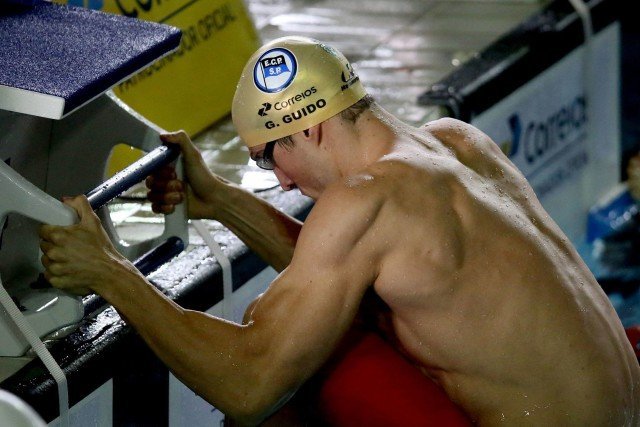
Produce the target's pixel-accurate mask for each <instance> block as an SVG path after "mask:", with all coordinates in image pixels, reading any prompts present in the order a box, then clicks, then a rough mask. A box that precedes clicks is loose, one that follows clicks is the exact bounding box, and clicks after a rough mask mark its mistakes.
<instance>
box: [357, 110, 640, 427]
mask: <svg viewBox="0 0 640 427" xmlns="http://www.w3.org/2000/svg"><path fill="white" fill-rule="evenodd" d="M403 133H404V137H401V138H400V140H399V141H398V142H397V143H396V144H395V148H394V149H393V150H392V152H391V153H390V154H388V155H386V156H384V157H383V158H382V159H380V161H379V162H378V163H377V164H375V165H373V166H372V167H371V168H370V170H369V171H368V172H370V173H371V176H372V177H373V181H376V182H377V183H378V184H377V186H378V188H377V189H375V193H376V194H378V195H379V197H381V198H382V199H383V208H382V209H381V210H380V212H379V213H378V216H377V219H376V226H375V227H376V238H377V239H378V241H381V242H385V245H387V247H388V248H389V250H387V251H386V255H385V257H384V258H383V259H382V261H381V263H380V265H381V267H380V272H379V274H378V276H377V280H376V282H375V284H374V289H375V291H376V292H377V294H378V295H379V296H380V297H381V298H382V299H383V300H384V301H385V302H386V303H387V304H388V305H389V307H390V309H391V313H392V314H391V316H392V319H391V320H392V323H393V326H394V331H395V333H396V336H397V339H398V341H399V342H400V344H401V345H402V346H403V347H404V350H406V351H407V352H408V353H409V355H410V356H411V357H412V358H413V359H414V361H415V363H416V364H418V365H420V366H421V367H422V368H423V370H424V372H425V373H426V374H427V375H429V376H430V377H432V378H434V379H435V380H436V381H437V382H439V383H440V384H441V385H442V386H443V387H444V389H445V390H446V392H447V393H448V395H449V396H450V397H451V398H452V399H453V400H454V401H456V402H457V403H459V404H460V405H461V406H462V407H463V408H464V409H465V411H467V413H468V414H469V415H470V416H471V417H472V418H473V419H474V420H475V421H477V422H478V423H480V424H483V425H491V424H497V423H499V422H507V423H509V424H525V423H526V424H529V423H531V424H537V425H559V424H562V425H637V424H638V423H640V418H639V417H640V393H639V392H638V389H639V388H640V369H639V367H638V363H637V361H636V360H635V358H634V355H633V353H632V351H631V348H630V346H629V343H628V342H627V340H626V337H625V336H624V331H623V329H622V327H621V325H620V322H619V320H618V318H617V316H616V313H615V312H614V310H613V308H612V307H611V305H610V303H609V301H608V299H607V297H606V295H605V294H604V292H603V291H602V290H601V288H600V287H599V285H598V283H597V282H596V281H595V279H594V278H593V276H592V275H591V273H590V272H589V270H588V269H587V267H586V266H585V265H584V264H583V262H582V261H581V259H580V258H579V256H578V255H577V253H576V251H575V250H574V249H573V247H572V246H571V244H570V243H569V242H568V240H567V238H566V237H565V236H564V234H563V233H562V232H561V231H560V229H559V228H558V227H557V225H556V224H555V223H554V222H553V221H552V220H551V219H550V218H549V216H548V215H547V214H546V212H545V211H544V210H543V209H542V207H541V206H540V204H539V202H538V200H537V198H536V197H535V195H534V193H533V191H532V189H531V188H530V186H529V184H528V183H527V182H526V180H525V179H524V177H523V176H522V175H521V174H520V172H519V171H517V169H516V168H515V167H514V166H513V165H512V164H511V162H510V161H509V160H508V159H507V158H506V156H504V155H503V154H502V153H501V152H500V150H499V149H498V147H497V146H496V145H495V144H494V143H493V142H491V141H490V140H489V138H488V137H486V136H485V135H484V134H482V133H481V132H479V131H478V130H476V129H475V128H473V127H471V126H468V125H466V124H464V123H462V122H458V121H454V120H450V119H444V120H439V121H437V122H433V123H431V124H429V125H427V126H426V127H425V128H423V129H420V130H415V129H412V128H409V127H407V128H406V129H405V131H404V132H402V131H401V132H399V134H403ZM407 183H411V185H406V184H407Z"/></svg>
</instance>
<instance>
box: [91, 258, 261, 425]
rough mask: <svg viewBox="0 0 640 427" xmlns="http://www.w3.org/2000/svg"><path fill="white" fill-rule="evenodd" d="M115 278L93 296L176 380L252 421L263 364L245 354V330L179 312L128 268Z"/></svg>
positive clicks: (107, 279) (252, 353)
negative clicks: (105, 303) (109, 306)
mask: <svg viewBox="0 0 640 427" xmlns="http://www.w3.org/2000/svg"><path fill="white" fill-rule="evenodd" d="M114 273H117V274H113V275H112V276H111V277H105V278H104V281H103V284H102V285H100V286H99V287H96V289H95V291H96V292H97V293H99V294H100V295H102V296H103V297H104V298H105V299H106V300H107V301H108V302H109V303H110V304H112V305H113V306H114V307H116V309H117V310H118V312H119V313H120V314H121V316H122V317H123V318H124V319H126V321H127V323H129V324H130V325H131V326H133V328H134V329H135V330H136V331H137V332H138V334H139V335H140V336H141V337H142V338H143V339H144V341H145V342H146V343H147V345H149V347H150V348H151V349H152V350H153V352H154V353H155V354H156V355H158V357H159V358H160V359H161V360H162V361H163V362H164V363H165V364H166V365H167V366H168V367H169V369H170V370H171V371H172V372H173V373H174V374H175V375H176V377H178V378H179V379H180V380H181V381H182V382H183V383H185V384H186V385H187V386H188V387H190V388H191V389H192V390H194V391H195V392H196V393H198V394H199V395H200V396H202V397H203V398H204V399H206V400H207V401H209V402H210V403H211V404H213V405H215V406H216V407H217V408H218V409H220V410H222V411H223V412H225V413H227V414H229V415H230V416H233V417H236V418H240V419H242V418H246V417H255V416H256V412H255V411H256V409H255V408H256V403H255V402H257V401H259V400H260V398H259V397H260V396H257V395H256V393H260V392H261V390H262V389H261V387H260V383H261V382H260V380H259V377H260V375H259V374H258V373H257V372H259V370H256V369H255V366H256V363H259V360H261V359H260V358H259V355H260V351H247V350H246V347H247V344H246V342H247V341H248V340H247V337H246V336H247V332H248V331H247V330H246V327H245V326H241V325H237V324H234V323H231V322H226V321H224V320H222V319H218V318H215V317H213V316H209V315H207V314H205V313H201V312H197V311H192V310H186V309H183V308H181V307H180V306H179V305H177V304H175V303H174V302H172V301H171V300H169V299H168V298H166V297H165V296H164V295H162V294H161V293H160V292H159V291H158V290H157V289H155V288H154V287H153V286H152V285H151V284H149V283H148V282H146V280H145V279H144V278H143V277H141V276H140V275H139V274H138V273H137V272H135V271H133V269H131V268H128V269H126V270H123V269H120V268H114ZM250 341H251V342H252V343H253V345H254V346H255V345H256V340H255V339H251V340H250ZM258 413H259V412H258ZM258 416H259V415H258Z"/></svg>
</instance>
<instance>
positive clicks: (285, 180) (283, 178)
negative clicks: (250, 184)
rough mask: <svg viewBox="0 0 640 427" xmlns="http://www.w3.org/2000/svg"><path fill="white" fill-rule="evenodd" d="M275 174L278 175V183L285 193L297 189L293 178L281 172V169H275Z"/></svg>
mask: <svg viewBox="0 0 640 427" xmlns="http://www.w3.org/2000/svg"><path fill="white" fill-rule="evenodd" d="M273 172H274V173H275V174H276V178H278V182H279V183H280V187H281V188H282V189H283V190H284V191H289V190H293V189H294V188H296V184H295V182H293V180H292V179H291V178H289V177H288V176H287V175H286V174H285V173H284V172H282V171H281V170H280V168H279V167H277V166H276V167H275V168H274V169H273Z"/></svg>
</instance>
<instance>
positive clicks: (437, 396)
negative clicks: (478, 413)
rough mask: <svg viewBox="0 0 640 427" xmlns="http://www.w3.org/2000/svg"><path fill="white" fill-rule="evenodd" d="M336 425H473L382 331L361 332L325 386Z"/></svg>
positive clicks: (322, 398) (329, 416)
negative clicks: (388, 341)
mask: <svg viewBox="0 0 640 427" xmlns="http://www.w3.org/2000/svg"><path fill="white" fill-rule="evenodd" d="M319 406H320V412H321V413H322V415H323V416H324V418H325V419H326V422H327V423H328V424H329V425H331V426H336V427H350V426H354V427H355V426H358V427H359V426H367V427H376V426H380V427H382V426H384V427H390V426H403V427H404V426H412V427H413V426H446V427H450V426H470V425H471V422H470V421H469V419H468V418H467V417H466V416H465V414H464V413H463V412H462V411H461V410H460V409H459V408H458V407H457V406H456V405H455V404H454V403H453V402H452V401H451V400H450V399H449V398H448V397H447V395H446V394H445V393H444V391H443V390H442V389H441V388H440V387H439V386H438V385H437V384H436V383H434V382H433V381H431V380H430V379H429V378H427V377H425V376H424V375H423V374H422V373H421V372H420V371H419V370H418V368H416V367H415V366H413V365H412V364H411V363H409V362H408V361H407V360H406V359H404V358H403V357H402V356H401V355H400V354H399V353H398V352H397V351H396V350H394V349H393V348H392V347H391V346H390V345H389V344H387V343H386V342H385V341H384V340H383V339H382V338H380V337H379V336H377V335H375V334H372V333H368V334H363V335H358V336H357V337H356V338H355V339H354V340H353V341H351V342H350V344H349V347H348V349H347V351H346V353H345V354H344V355H343V356H342V357H341V359H340V360H339V361H338V362H337V363H336V365H335V366H334V367H332V369H331V371H330V373H329V374H328V376H327V378H326V379H324V380H323V381H322V383H321V387H320V395H319Z"/></svg>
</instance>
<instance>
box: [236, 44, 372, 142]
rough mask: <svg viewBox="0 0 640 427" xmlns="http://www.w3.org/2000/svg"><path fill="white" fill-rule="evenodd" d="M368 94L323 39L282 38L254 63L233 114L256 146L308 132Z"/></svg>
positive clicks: (247, 70) (260, 51)
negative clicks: (306, 130) (321, 40)
mask: <svg viewBox="0 0 640 427" xmlns="http://www.w3.org/2000/svg"><path fill="white" fill-rule="evenodd" d="M365 95H366V92H365V90H364V87H362V83H360V78H359V77H358V76H357V75H356V73H355V72H354V71H353V69H352V68H351V65H350V64H349V62H348V61H347V59H346V58H345V57H344V55H342V54H341V53H340V52H338V51H337V50H335V49H334V48H332V47H330V46H328V45H326V44H324V43H321V42H319V41H318V40H314V39H310V38H306V37H291V36H290V37H282V38H279V39H276V40H273V41H272V42H270V43H267V44H266V45H264V46H262V47H261V48H260V49H258V51H256V53H254V54H253V56H252V57H251V59H249V62H248V63H247V65H246V66H245V67H244V70H243V71H242V75H241V76H240V81H239V82H238V87H237V89H236V93H235V96H234V98H233V106H232V109H231V114H232V117H233V124H234V125H235V127H236V130H237V131H238V134H239V135H240V137H241V138H242V140H243V141H244V143H245V144H246V145H247V146H248V147H254V146H256V145H260V144H264V143H267V142H269V141H273V140H276V139H278V138H282V137H284V136H289V135H293V134H294V133H297V132H301V131H303V130H305V129H309V128H310V127H312V126H314V125H317V124H318V123H321V122H323V121H325V120H327V119H329V118H331V117H333V116H335V115H336V114H338V113H340V112H341V111H343V110H344V109H346V108H348V107H350V106H352V105H353V104H355V103H356V102H358V101H359V100H360V99H362V98H363V97H364V96H365Z"/></svg>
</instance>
